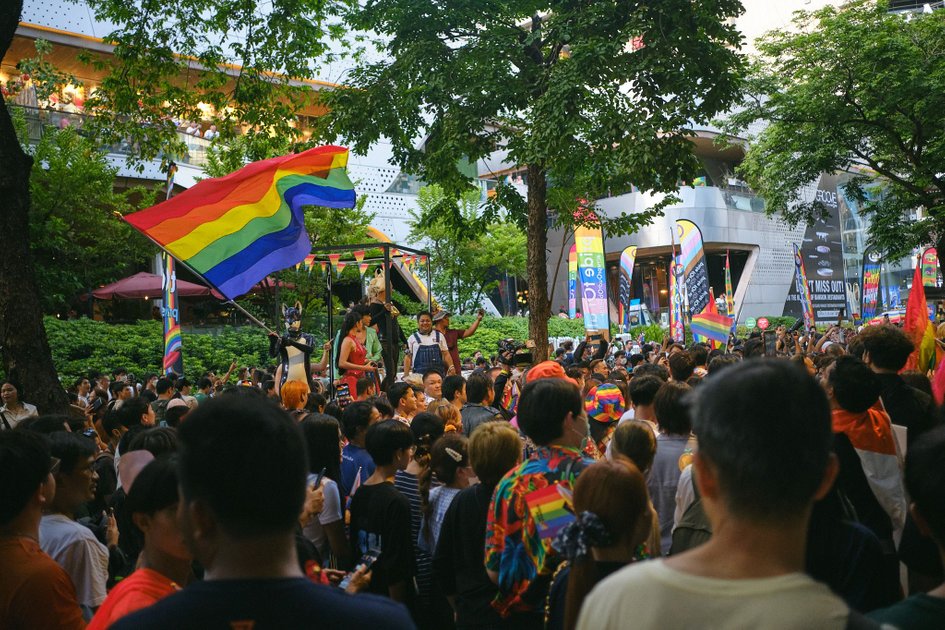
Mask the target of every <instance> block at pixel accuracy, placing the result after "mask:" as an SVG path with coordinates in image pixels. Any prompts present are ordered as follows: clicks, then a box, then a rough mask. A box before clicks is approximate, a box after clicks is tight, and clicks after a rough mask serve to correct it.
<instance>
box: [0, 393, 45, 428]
mask: <svg viewBox="0 0 945 630" xmlns="http://www.w3.org/2000/svg"><path fill="white" fill-rule="evenodd" d="M0 401H2V403H3V404H2V405H0V431H3V430H7V431H9V430H10V429H13V428H15V427H16V425H17V424H19V423H20V422H22V421H23V420H25V419H26V418H35V417H36V416H38V415H39V413H38V412H37V411H36V407H34V406H33V405H31V404H29V403H28V402H23V401H21V400H20V386H19V385H17V384H16V383H14V382H13V381H3V383H2V384H0Z"/></svg>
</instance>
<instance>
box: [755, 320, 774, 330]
mask: <svg viewBox="0 0 945 630" xmlns="http://www.w3.org/2000/svg"><path fill="white" fill-rule="evenodd" d="M770 325H771V323H770V322H769V321H768V318H767V317H759V318H758V328H760V329H761V330H768V326H770Z"/></svg>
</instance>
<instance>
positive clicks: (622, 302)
mask: <svg viewBox="0 0 945 630" xmlns="http://www.w3.org/2000/svg"><path fill="white" fill-rule="evenodd" d="M636 257H637V248H636V247H633V246H632V245H631V246H630V247H627V248H625V249H624V250H623V251H622V252H621V253H620V293H619V295H618V297H619V298H620V299H619V304H618V308H619V309H620V327H621V330H622V331H623V332H627V330H628V329H629V327H630V326H629V325H630V287H631V286H633V285H632V282H633V262H634V260H636Z"/></svg>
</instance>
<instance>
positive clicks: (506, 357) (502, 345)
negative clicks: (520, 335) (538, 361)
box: [497, 339, 532, 365]
mask: <svg viewBox="0 0 945 630" xmlns="http://www.w3.org/2000/svg"><path fill="white" fill-rule="evenodd" d="M497 345H498V347H499V357H500V361H501V362H502V363H505V364H506V365H531V363H532V353H531V352H519V351H520V350H522V349H524V348H525V344H524V343H521V342H519V341H516V340H515V339H501V340H499V342H498V344H497Z"/></svg>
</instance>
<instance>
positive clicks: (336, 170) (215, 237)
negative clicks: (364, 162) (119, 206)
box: [124, 146, 355, 299]
mask: <svg viewBox="0 0 945 630" xmlns="http://www.w3.org/2000/svg"><path fill="white" fill-rule="evenodd" d="M347 164H348V150H347V149H345V148H343V147H336V146H325V147H317V148H314V149H309V150H308V151H304V152H303V153H298V154H293V155H284V156H282V157H277V158H272V159H269V160H263V161H261V162H253V163H252V164H249V165H247V166H245V167H243V168H241V169H240V170H238V171H235V172H233V173H230V174H229V175H227V176H226V177H220V178H214V179H206V180H203V181H201V182H199V183H198V184H196V185H195V186H193V187H192V188H190V189H189V190H187V191H185V192H183V193H181V194H179V195H177V196H176V197H174V198H172V199H169V200H168V201H165V202H163V203H159V204H158V205H156V206H153V207H151V208H148V209H146V210H142V211H141V212H135V213H133V214H129V215H126V216H125V217H124V219H125V221H127V222H128V223H129V224H130V225H131V226H132V227H134V228H135V229H137V230H139V231H140V232H142V233H143V234H144V235H145V236H147V237H148V238H150V239H151V240H152V241H154V242H155V243H157V245H158V246H160V247H161V248H162V249H164V250H165V251H167V252H168V253H169V254H171V255H172V256H173V257H174V258H176V259H177V260H179V261H181V262H182V263H184V264H185V265H187V266H188V267H189V268H191V269H192V270H193V271H194V272H196V273H197V274H200V275H201V276H202V277H203V278H204V279H205V280H206V281H207V282H208V283H209V284H211V285H212V286H214V287H215V288H216V289H217V290H218V291H219V292H220V293H221V294H223V295H224V296H225V297H226V298H227V299H233V298H235V297H238V296H240V295H243V294H244V293H246V292H247V291H249V290H250V289H252V287H253V285H255V284H256V283H257V282H259V281H260V280H262V279H263V278H265V277H266V276H267V275H269V274H270V273H272V272H274V271H279V270H281V269H287V268H289V267H291V266H293V265H295V264H296V263H298V262H301V261H302V260H303V259H304V258H305V256H306V255H307V254H308V253H309V252H310V251H311V247H312V244H311V241H310V239H309V236H308V233H307V232H306V231H305V222H304V216H303V213H302V209H303V208H304V207H305V206H324V207H328V208H353V207H354V202H355V193H354V186H353V185H352V184H351V180H349V179H348V175H347V173H346V172H345V168H346V167H347Z"/></svg>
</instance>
